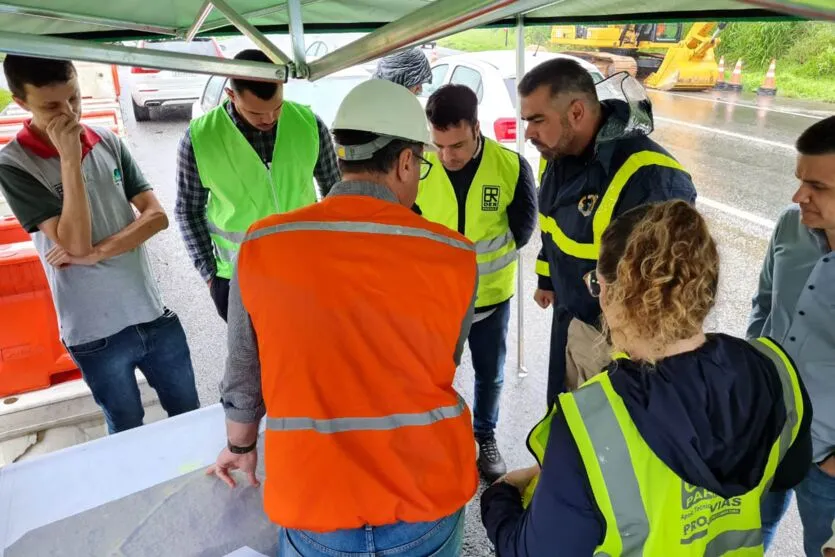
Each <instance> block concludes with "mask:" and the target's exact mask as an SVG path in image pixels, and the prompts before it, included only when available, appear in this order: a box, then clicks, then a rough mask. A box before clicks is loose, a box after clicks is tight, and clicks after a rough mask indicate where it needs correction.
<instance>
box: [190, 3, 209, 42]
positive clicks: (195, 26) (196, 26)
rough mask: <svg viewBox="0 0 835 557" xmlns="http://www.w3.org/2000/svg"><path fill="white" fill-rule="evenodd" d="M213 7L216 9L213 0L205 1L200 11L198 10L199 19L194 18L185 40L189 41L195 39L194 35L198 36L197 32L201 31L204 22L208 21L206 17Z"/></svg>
mask: <svg viewBox="0 0 835 557" xmlns="http://www.w3.org/2000/svg"><path fill="white" fill-rule="evenodd" d="M212 9H214V5H213V4H212V2H211V0H206V1H205V2H203V6H201V8H200V11H199V12H197V19H195V20H194V23H192V24H191V27H189V28H188V31H186V39H185V40H186V42H187V43H190V42H191V41H193V40H194V37H196V36H197V33H199V32H200V28H201V27H203V24H204V23H205V22H206V18H207V17H209V14H210V13H212Z"/></svg>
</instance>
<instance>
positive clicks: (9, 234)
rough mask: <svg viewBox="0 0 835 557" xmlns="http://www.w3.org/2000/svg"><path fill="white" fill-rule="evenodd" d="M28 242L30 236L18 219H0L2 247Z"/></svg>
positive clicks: (0, 243) (0, 244)
mask: <svg viewBox="0 0 835 557" xmlns="http://www.w3.org/2000/svg"><path fill="white" fill-rule="evenodd" d="M28 241H29V234H27V233H26V231H25V230H23V227H22V226H20V223H19V222H17V219H16V218H14V217H12V216H9V217H0V246H2V245H3V244H14V243H17V242H28Z"/></svg>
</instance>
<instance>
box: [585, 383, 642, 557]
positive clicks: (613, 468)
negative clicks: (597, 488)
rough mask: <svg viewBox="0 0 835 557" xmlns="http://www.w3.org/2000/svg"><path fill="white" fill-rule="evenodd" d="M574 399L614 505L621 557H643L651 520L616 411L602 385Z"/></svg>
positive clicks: (591, 385)
mask: <svg viewBox="0 0 835 557" xmlns="http://www.w3.org/2000/svg"><path fill="white" fill-rule="evenodd" d="M573 397H574V401H575V403H576V405H577V411H578V412H579V414H580V417H581V418H582V420H583V424H584V425H585V426H586V430H587V432H588V436H589V440H590V441H591V445H592V448H593V449H594V452H595V455H596V456H597V462H598V464H599V466H600V472H601V474H602V476H603V483H604V484H605V486H606V491H607V492H608V494H609V500H610V501H611V503H612V511H613V512H614V515H615V523H616V524H617V527H618V533H619V535H620V538H621V543H622V544H623V551H622V553H621V555H622V556H623V557H633V556H639V555H643V547H644V543H645V542H646V540H647V537H649V519H648V518H647V513H646V510H645V509H644V504H643V499H642V498H641V489H640V487H639V486H638V478H637V476H636V474H635V469H634V468H633V466H632V457H631V456H630V454H629V449H628V448H627V446H626V439H625V438H624V436H623V431H622V430H621V428H620V424H619V423H618V419H617V417H616V416H615V411H614V409H613V408H612V405H611V403H610V402H609V399H608V397H607V396H606V392H605V391H604V390H603V387H602V386H601V385H600V383H591V384H588V385H586V386H584V387H583V388H582V389H579V390H578V391H576V392H575V393H574V395H573Z"/></svg>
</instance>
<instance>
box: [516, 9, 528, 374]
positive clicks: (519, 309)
mask: <svg viewBox="0 0 835 557" xmlns="http://www.w3.org/2000/svg"><path fill="white" fill-rule="evenodd" d="M524 75H525V16H523V15H521V14H520V15H518V16H516V84H517V86H518V85H519V83H521V82H522V77H524ZM516 151H517V152H518V153H519V156H520V157H524V156H525V130H524V127H523V122H522V103H521V101H520V99H519V98H518V96H517V99H516ZM524 291H525V265H524V261H523V258H522V252H521V250H520V251H519V255H518V264H517V271H516V327H517V331H516V362H517V364H518V375H519V377H527V376H528V368H527V366H526V365H525V301H526V298H525V296H523V295H522V293H523V292H524Z"/></svg>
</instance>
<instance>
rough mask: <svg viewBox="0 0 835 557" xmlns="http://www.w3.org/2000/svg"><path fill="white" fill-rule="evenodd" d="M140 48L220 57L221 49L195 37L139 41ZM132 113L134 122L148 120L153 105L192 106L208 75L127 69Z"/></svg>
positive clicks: (219, 46)
mask: <svg viewBox="0 0 835 557" xmlns="http://www.w3.org/2000/svg"><path fill="white" fill-rule="evenodd" d="M138 46H139V48H150V49H154V50H165V51H167V52H187V53H189V54H200V55H203V56H217V57H220V58H222V57H223V48H222V47H221V45H220V44H219V43H218V42H217V41H216V40H215V39H202V38H197V39H194V40H193V41H191V42H190V43H187V42H185V41H140V43H139V45H138ZM130 73H131V77H132V78H133V79H132V80H131V81H132V83H131V98H132V100H133V115H134V117H135V118H136V121H137V122H145V121H147V120H150V119H151V108H152V107H156V106H191V105H192V104H193V103H194V102H195V101H196V100H197V99H199V98H200V94H201V93H202V92H203V88H204V87H205V86H206V79H207V76H206V75H205V74H195V73H188V72H175V71H170V70H154V69H150V68H139V67H133V68H131V70H130Z"/></svg>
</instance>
